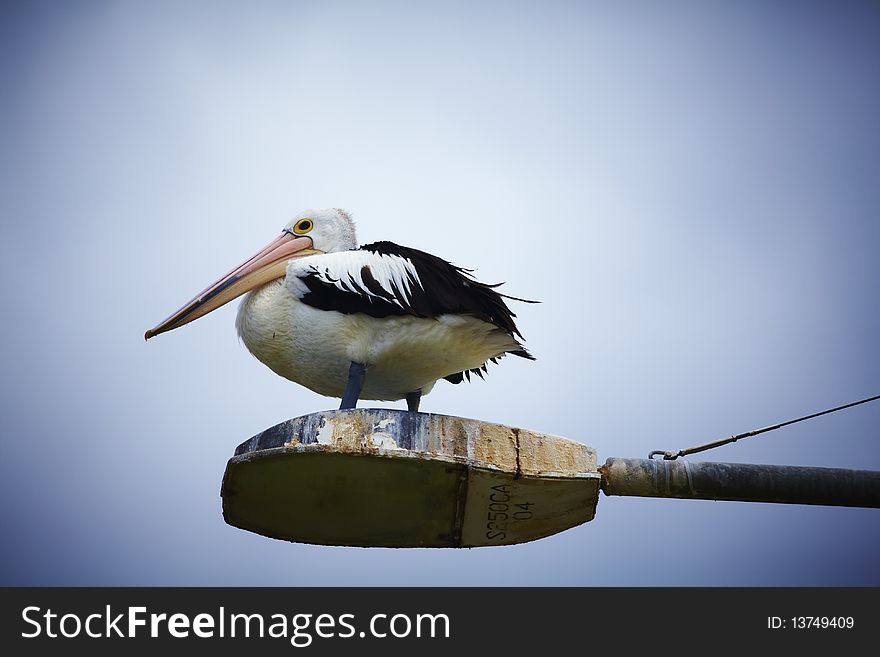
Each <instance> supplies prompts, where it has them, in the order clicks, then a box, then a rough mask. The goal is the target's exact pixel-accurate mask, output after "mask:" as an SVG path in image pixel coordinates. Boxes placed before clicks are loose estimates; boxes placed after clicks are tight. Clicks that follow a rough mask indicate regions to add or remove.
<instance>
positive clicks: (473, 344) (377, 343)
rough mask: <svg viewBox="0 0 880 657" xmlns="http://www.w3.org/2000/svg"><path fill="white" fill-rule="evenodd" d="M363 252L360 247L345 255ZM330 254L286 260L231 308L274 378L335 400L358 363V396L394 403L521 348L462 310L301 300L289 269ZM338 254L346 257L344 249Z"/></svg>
mask: <svg viewBox="0 0 880 657" xmlns="http://www.w3.org/2000/svg"><path fill="white" fill-rule="evenodd" d="M349 253H351V254H352V255H355V254H356V255H358V256H360V255H362V252H356V251H353V252H349ZM335 255H341V254H327V255H317V256H309V257H307V258H302V259H298V260H294V261H291V263H290V264H289V265H288V272H289V273H288V275H287V276H286V277H285V278H284V279H278V280H275V281H272V282H271V283H268V284H266V285H264V286H263V287H261V288H259V289H256V290H253V291H252V292H250V293H248V295H247V296H246V297H245V298H244V300H243V301H242V303H241V305H240V306H239V309H238V316H237V318H236V328H237V329H238V334H239V336H240V337H241V339H242V342H244V344H245V346H246V347H247V348H248V350H249V351H250V352H251V353H252V354H253V355H254V356H255V357H256V358H257V360H259V361H260V362H262V363H263V364H264V365H266V366H267V367H269V368H270V369H271V370H272V371H273V372H275V373H276V374H278V375H279V376H282V377H284V378H285V379H289V380H291V381H294V382H296V383H299V384H300V385H303V386H305V387H306V388H309V389H310V390H313V391H315V392H317V393H318V394H321V395H326V396H328V397H341V396H342V393H343V391H344V390H345V385H346V382H347V380H348V369H349V365H350V364H351V363H352V362H358V363H364V364H366V366H367V372H368V374H367V376H366V377H365V379H364V386H363V389H362V391H361V395H360V397H361V398H362V399H373V400H385V401H394V400H398V399H403V398H404V397H405V396H406V395H407V394H408V393H410V392H412V391H414V390H421V392H422V394H423V395H425V394H427V393H428V392H430V390H431V389H432V388H433V387H434V383H435V382H436V381H437V380H438V379H441V378H443V377H445V376H447V375H449V374H451V373H454V372H465V371H468V370H472V369H476V368H479V367H480V366H481V365H482V364H483V363H485V362H486V361H487V360H489V359H490V358H494V357H497V356H499V355H501V354H503V353H505V352H507V351H514V350H517V349H521V348H522V347H521V345H519V343H517V342H516V340H515V339H514V338H512V337H511V336H510V335H508V334H507V333H505V332H503V331H499V330H498V328H497V327H496V326H494V325H492V324H490V323H488V322H485V321H483V320H480V319H477V318H476V317H472V316H468V315H453V314H443V315H440V316H439V317H437V318H436V319H435V318H425V317H414V316H412V315H400V316H388V317H381V318H377V317H372V316H370V315H367V314H363V313H352V314H345V313H342V312H338V311H334V310H320V309H316V308H313V307H311V306H308V305H306V304H304V303H302V302H301V301H300V300H299V298H298V295H297V293H296V292H294V290H295V289H296V288H297V282H298V279H297V278H296V277H295V276H294V275H293V272H292V271H291V270H292V269H293V270H294V271H303V268H304V267H308V266H310V265H312V264H317V265H320V264H321V260H328V259H330V258H332V257H333V256H335ZM345 255H348V253H346V254H345Z"/></svg>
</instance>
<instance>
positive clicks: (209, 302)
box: [144, 208, 357, 340]
mask: <svg viewBox="0 0 880 657" xmlns="http://www.w3.org/2000/svg"><path fill="white" fill-rule="evenodd" d="M355 248H357V238H356V237H355V232H354V222H353V221H352V220H351V217H350V216H349V214H348V213H347V212H346V211H345V210H340V209H338V208H332V209H329V210H306V211H305V212H300V213H299V214H298V215H296V216H295V217H294V218H293V219H291V220H290V221H289V222H287V224H286V225H285V226H284V228H283V229H282V230H281V235H280V236H278V237H276V238H275V239H274V240H272V241H271V242H269V244H267V245H266V246H265V247H263V248H262V249H261V250H260V251H258V252H257V253H256V254H254V255H253V256H251V257H250V258H248V259H247V260H245V261H244V262H243V263H242V264H240V265H239V266H238V267H236V268H235V269H233V270H232V271H230V272H228V273H227V274H225V275H224V276H222V277H220V279H219V280H217V281H216V282H214V283H212V284H211V285H209V286H208V287H207V288H205V289H204V290H202V291H201V292H200V293H199V294H197V295H196V296H195V298H193V299H192V300H191V301H189V302H188V303H186V304H185V305H184V306H183V307H182V308H180V310H178V311H177V312H176V313H174V314H173V315H171V316H170V317H169V318H168V319H166V320H165V321H164V322H162V323H161V324H159V325H158V326H156V327H155V328H152V329H150V330H149V331H147V332H146V333H144V338H145V339H147V340H149V339H150V338H152V337H153V336H154V335H159V334H160V333H164V332H165V331H170V330H171V329H176V328H178V327H180V326H183V325H184V324H188V323H190V322H191V321H193V320H194V319H198V318H199V317H201V316H202V315H207V314H208V313H209V312H211V311H212V310H215V309H217V308H219V307H220V306H222V305H224V304H227V303H229V302H230V301H232V300H233V299H235V298H236V297H240V296H241V295H242V294H244V293H245V292H248V291H250V290H253V289H254V288H255V287H259V286H260V285H265V284H266V283H268V282H269V281H273V280H275V279H276V278H281V277H282V276H284V273H285V271H286V270H287V263H288V262H290V261H291V260H293V259H294V258H303V257H305V256H310V255H318V254H321V253H332V252H335V251H347V250H349V249H355Z"/></svg>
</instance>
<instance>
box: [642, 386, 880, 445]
mask: <svg viewBox="0 0 880 657" xmlns="http://www.w3.org/2000/svg"><path fill="white" fill-rule="evenodd" d="M877 399H880V395H876V396H874V397H868V398H867V399H861V400H859V401H856V402H852V403H850V404H844V405H843V406H838V407H836V408H829V409H828V410H827V411H820V412H819V413H813V414H811V415H805V416H803V417H799V418H796V419H794V420H788V421H786V422H780V423H779V424H774V425H771V426H769V427H764V428H763V429H755V430H753V431H746V432H745V433H740V434H737V435H735V436H730V437H728V438H722V439H721V440H714V441H712V442H710V443H704V444H702V445H697V446H696V447H688V448H687V449H680V450H678V451H675V450H671V451H665V450H662V449H655V450H654V451H652V452H650V453H649V454H648V458H649V459H653V458H654V457H655V456H663V460H665V461H674V460H675V459H677V458H678V457H679V456H687V455H688V454H696V453H698V452H705V451H706V450H708V449H713V448H715V447H721V446H722V445H727V444H729V443H735V442H736V441H737V440H741V439H743V438H750V437H752V436H757V435H758V434H761V433H766V432H767V431H773V430H775V429H780V428H781V427H786V426H788V425H789V424H795V423H796V422H803V421H804V420H811V419H813V418H814V417H819V416H820V415H827V414H828V413H834V412H836V411H842V410H843V409H845V408H852V407H853V406H858V405H859V404H867V403H868V402H871V401H875V400H877Z"/></svg>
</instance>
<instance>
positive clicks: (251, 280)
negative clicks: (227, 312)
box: [145, 209, 532, 410]
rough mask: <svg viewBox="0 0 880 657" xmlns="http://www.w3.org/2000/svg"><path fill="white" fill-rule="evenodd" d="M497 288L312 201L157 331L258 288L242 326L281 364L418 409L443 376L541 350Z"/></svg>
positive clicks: (341, 392) (318, 387)
mask: <svg viewBox="0 0 880 657" xmlns="http://www.w3.org/2000/svg"><path fill="white" fill-rule="evenodd" d="M495 287H496V286H494V285H486V284H485V283H481V282H479V281H477V280H476V279H475V278H473V276H471V274H470V272H469V271H468V270H465V269H462V268H460V267H456V266H455V265H452V264H450V263H449V262H447V261H445V260H442V259H441V258H438V257H436V256H433V255H431V254H428V253H425V252H423V251H419V250H417V249H412V248H408V247H405V246H400V245H398V244H394V243H392V242H375V243H373V244H368V245H365V246H362V247H360V248H358V245H357V239H356V237H355V228H354V223H353V222H352V220H351V217H350V216H349V215H348V213H346V212H345V211H343V210H339V209H331V210H308V211H306V212H303V213H300V214H299V215H297V216H296V217H294V218H293V219H292V220H291V221H290V222H288V224H287V225H286V226H285V227H284V229H283V230H282V234H281V236H279V237H277V238H276V239H275V240H273V241H272V242H271V243H269V244H268V245H267V246H266V247H265V248H263V249H262V250H260V251H259V252H257V253H256V254H255V255H254V256H252V257H251V258H249V259H248V260H246V261H245V262H243V263H242V264H241V265H239V266H238V267H237V268H235V269H233V270H232V271H230V272H228V273H227V274H225V275H224V276H223V277H221V278H220V279H219V280H218V281H216V282H215V283H213V284H212V285H210V286H208V287H207V288H206V289H205V290H203V291H202V292H201V293H200V294H199V295H197V296H196V297H195V298H194V299H192V300H191V301H190V302H189V303H187V304H186V305H184V306H183V307H182V308H180V309H179V310H178V311H177V312H176V313H174V314H173V315H171V316H170V317H169V318H168V319H166V320H165V321H164V322H162V323H161V324H159V325H158V326H157V327H155V328H154V329H151V330H149V331H147V332H146V334H145V337H146V338H148V339H149V338H150V337H152V336H154V335H158V334H159V333H163V332H165V331H169V330H172V329H174V328H177V327H179V326H183V325H184V324H187V323H189V322H191V321H193V320H195V319H197V318H198V317H201V316H203V315H205V314H207V313H209V312H211V311H212V310H214V309H215V308H219V307H220V306H222V305H223V304H225V303H228V302H229V301H231V300H232V299H234V298H236V297H238V296H240V295H242V294H245V293H247V295H246V296H245V298H244V300H243V301H242V303H241V306H240V307H239V311H238V316H237V318H236V327H237V329H238V334H239V336H240V337H241V339H242V341H243V342H244V344H245V346H246V347H247V348H248V350H249V351H250V352H251V353H252V354H253V355H254V356H256V358H257V359H258V360H260V361H261V362H263V363H264V364H265V365H267V366H268V367H269V368H270V369H272V371H274V372H276V373H277V374H279V375H281V376H283V377H284V378H286V379H290V380H291V381H294V382H296V383H299V384H301V385H303V386H305V387H306V388H309V389H310V390H313V391H315V392H317V393H319V394H322V395H327V396H329V397H342V408H353V407H354V405H356V403H357V400H358V399H359V398H364V399H374V400H387V401H394V400H398V399H403V398H406V400H407V406H408V407H409V409H410V410H417V409H418V405H419V399H420V398H421V396H422V395H424V394H426V393H428V392H429V391H430V390H431V389H432V388H433V387H434V384H435V383H436V382H437V380H438V379H441V378H445V379H447V380H449V381H451V382H452V383H460V382H461V381H462V380H463V378H465V377H466V378H468V379H470V374H471V373H476V374H478V375H479V376H481V377H482V372H484V371H486V362H487V361H489V360H492V361H494V360H495V359H497V358H500V357H501V356H503V355H505V354H513V355H516V356H521V357H523V358H529V359H531V358H532V356H531V355H530V354H529V353H528V352H527V351H526V350H525V348H524V347H523V345H522V344H520V342H519V340H517V337H516V336H518V335H519V331H518V329H517V327H516V324H515V323H514V319H513V318H514V317H515V315H514V314H513V313H512V312H511V311H510V309H509V308H508V307H507V305H506V304H505V302H504V297H505V295H503V294H500V293H498V292H496V291H495V290H494V288H495ZM508 298H513V297H508Z"/></svg>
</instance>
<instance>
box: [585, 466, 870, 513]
mask: <svg viewBox="0 0 880 657" xmlns="http://www.w3.org/2000/svg"><path fill="white" fill-rule="evenodd" d="M599 472H600V473H601V474H602V491H603V492H604V493H605V494H606V495H631V496H636V497H675V498H684V499H698V500H736V501H741V502H777V503H782V504H820V505H827V506H853V507H868V508H880V472H874V471H870V470H846V469H842V468H806V467H797V466H791V465H752V464H744V463H708V462H704V463H698V462H689V461H665V460H648V459H624V458H609V459H608V460H607V461H605V465H603V466H600V467H599Z"/></svg>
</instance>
